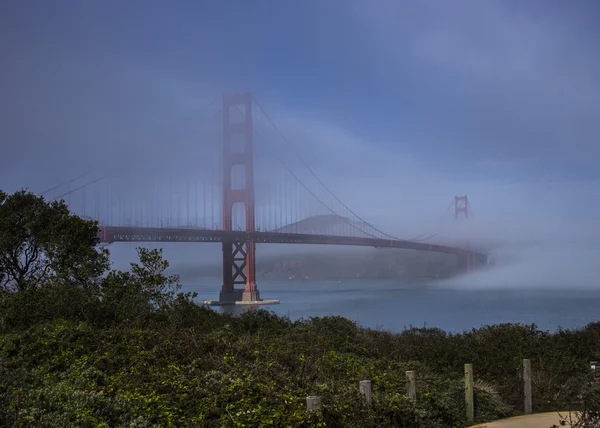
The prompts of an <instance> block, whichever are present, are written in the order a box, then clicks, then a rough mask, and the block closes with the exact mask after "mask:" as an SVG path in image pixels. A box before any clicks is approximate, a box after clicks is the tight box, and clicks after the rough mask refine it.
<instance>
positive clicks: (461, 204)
mask: <svg viewBox="0 0 600 428" xmlns="http://www.w3.org/2000/svg"><path fill="white" fill-rule="evenodd" d="M470 210H471V206H470V205H469V198H468V197H467V195H464V196H455V197H454V218H459V217H460V216H461V215H464V217H465V218H467V219H468V218H469V217H470V214H471V212H470ZM458 264H459V267H460V269H461V270H463V271H466V272H467V273H470V272H471V242H470V240H469V238H468V237H467V243H466V246H465V253H464V254H463V255H459V256H458Z"/></svg>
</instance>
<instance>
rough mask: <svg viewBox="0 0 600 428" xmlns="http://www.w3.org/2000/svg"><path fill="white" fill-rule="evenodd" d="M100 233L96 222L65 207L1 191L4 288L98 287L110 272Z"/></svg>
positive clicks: (0, 281) (25, 194)
mask: <svg viewBox="0 0 600 428" xmlns="http://www.w3.org/2000/svg"><path fill="white" fill-rule="evenodd" d="M98 232H99V229H98V223H97V222H96V221H91V220H83V219H81V218H79V217H77V216H76V215H73V214H72V213H71V212H70V211H69V208H68V207H67V206H66V204H65V203H64V201H60V202H57V201H55V202H47V201H46V200H45V199H44V198H43V197H42V196H37V195H35V194H33V193H31V192H28V191H26V190H21V191H18V192H15V193H13V194H11V195H7V194H6V193H4V192H2V191H0V288H2V289H4V290H9V291H18V290H26V289H29V288H31V287H36V286H39V285H41V284H43V283H45V282H46V281H48V280H49V279H57V280H62V281H68V282H71V283H75V284H77V285H80V286H84V287H89V286H97V285H98V284H99V280H100V278H101V276H102V275H103V274H104V273H105V272H106V270H107V269H108V267H109V258H108V250H106V249H104V248H98V247H97V245H98V244H99V243H100V240H99V237H98Z"/></svg>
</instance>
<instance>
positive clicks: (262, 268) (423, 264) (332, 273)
mask: <svg viewBox="0 0 600 428" xmlns="http://www.w3.org/2000/svg"><path fill="white" fill-rule="evenodd" d="M256 270H257V276H258V278H262V279H289V278H295V279H342V278H370V279H383V278H394V279H395V278H431V277H445V276H450V275H452V274H453V273H454V272H455V271H456V258H455V257H454V256H453V255H448V254H441V253H433V252H417V251H411V250H395V249H394V250H392V249H368V250H366V251H360V252H338V251H335V250H332V251H328V252H304V253H296V254H284V255H276V256H269V257H264V258H259V259H258V261H257V264H256ZM179 272H180V273H181V275H182V276H183V277H202V276H219V275H221V266H220V265H218V264H215V265H211V266H204V267H189V266H188V267H184V268H182V269H180V270H179Z"/></svg>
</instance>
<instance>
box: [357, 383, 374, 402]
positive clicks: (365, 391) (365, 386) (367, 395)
mask: <svg viewBox="0 0 600 428" xmlns="http://www.w3.org/2000/svg"><path fill="white" fill-rule="evenodd" d="M359 387H360V395H362V397H363V399H364V400H365V403H366V404H368V405H370V404H371V400H372V398H373V396H372V393H371V381H370V380H361V381H360V383H359Z"/></svg>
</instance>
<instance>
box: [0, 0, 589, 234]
mask: <svg viewBox="0 0 600 428" xmlns="http://www.w3.org/2000/svg"><path fill="white" fill-rule="evenodd" d="M173 4H175V3H173V2H166V1H127V2H123V1H105V2H80V1H67V0H60V1H55V2H47V1H5V2H1V3H0V53H1V55H2V58H3V67H2V71H1V72H0V73H1V74H0V94H2V97H1V99H2V101H1V102H0V141H2V144H3V153H2V156H1V157H0V179H1V180H2V182H3V183H4V184H3V185H2V186H3V187H5V188H7V189H13V188H16V187H19V186H28V187H30V188H32V189H34V190H41V189H43V188H45V187H48V186H50V185H52V184H55V183H56V182H59V181H61V180H62V179H64V178H68V177H70V176H75V175H78V174H80V173H81V170H86V169H89V168H99V169H102V168H103V167H106V168H110V167H111V166H115V165H117V164H118V165H129V166H132V165H142V164H143V165H149V164H151V163H152V162H157V161H160V162H165V168H167V169H168V168H178V166H177V165H178V164H177V162H179V161H178V160H177V156H176V155H173V154H172V153H171V151H173V149H174V148H175V149H176V150H174V151H175V152H176V153H179V154H181V153H187V151H188V150H190V153H198V152H193V150H201V149H199V148H198V147H199V146H201V144H200V145H199V144H198V143H197V142H198V140H200V139H202V137H201V136H202V134H201V132H203V131H198V136H196V135H195V134H194V132H196V131H195V129H196V128H194V127H195V126H197V122H196V121H197V117H199V116H200V112H202V111H203V110H202V109H203V108H204V106H205V105H206V104H208V103H209V102H210V101H211V100H213V99H218V97H219V96H220V94H221V93H223V92H227V93H232V92H237V91H244V90H251V91H253V92H254V93H255V95H256V97H257V98H258V99H259V100H260V101H261V103H263V104H265V106H266V107H267V109H268V110H269V112H270V114H271V115H272V116H273V118H274V120H275V121H276V122H277V123H278V125H279V126H280V128H281V129H282V130H283V131H284V133H285V134H286V135H287V136H288V137H289V138H290V140H292V141H293V142H294V143H295V144H298V146H299V147H300V151H302V153H303V154H304V155H305V157H306V158H307V161H308V163H309V164H310V165H311V166H313V167H314V169H315V170H316V171H317V172H318V173H319V175H320V176H322V177H323V179H324V180H325V181H326V182H327V183H328V184H329V185H330V186H331V187H332V188H333V189H334V190H335V191H336V192H337V193H339V194H340V196H341V197H342V198H343V199H344V200H346V201H348V204H349V205H350V206H351V207H353V208H354V209H355V210H356V211H357V212H358V213H360V214H363V215H364V216H366V217H368V218H370V219H373V220H374V221H379V222H380V224H382V225H383V226H384V227H388V228H391V229H398V228H400V229H402V230H413V229H419V228H424V227H425V226H426V224H429V223H431V222H432V221H434V219H436V218H437V217H438V216H439V215H440V214H441V213H442V212H443V210H444V209H445V207H446V206H447V203H448V202H449V200H450V199H451V198H452V197H453V196H454V195H455V194H464V193H468V194H469V195H470V197H471V201H472V202H471V203H472V205H473V209H474V210H475V212H476V213H477V214H478V217H479V218H483V219H485V221H484V223H485V225H484V226H482V227H485V228H487V230H492V229H494V230H496V229H498V230H503V231H506V230H510V231H512V232H513V233H514V234H515V235H520V234H523V233H525V231H532V230H539V231H538V232H536V233H538V234H543V233H548V231H551V230H555V229H556V227H557V225H559V224H560V225H561V226H565V225H567V226H565V227H566V228H567V229H569V228H572V229H573V230H575V229H576V231H577V233H580V234H583V235H586V234H588V232H590V230H592V229H594V230H595V218H596V216H597V215H598V214H600V203H598V201H599V200H600V198H598V197H599V196H600V184H599V183H600V181H599V179H600V172H599V171H600V170H599V169H598V168H597V162H598V159H599V156H600V141H599V138H600V120H598V112H599V111H600V54H598V49H597V41H598V40H599V36H600V35H599V34H598V32H599V30H598V28H597V22H599V21H598V19H599V18H600V6H599V5H598V3H597V2H595V1H578V2H569V3H567V2H560V1H528V2H521V1H492V0H490V1H474V0H473V1H463V0H457V1H453V2H447V1H433V0H432V1H418V2H417V1H402V2H398V1H392V0H371V1H366V0H365V1H351V0H345V1H341V0H337V1H334V0H332V1H328V2H323V1H316V0H315V1H313V0H307V1H296V2H292V1H274V0H273V1H266V0H265V1H252V2H244V1H212V2H209V1H181V2H177V3H176V4H177V6H176V7H174V6H173ZM202 114H204V113H202ZM206 120H208V119H206ZM177 135H183V136H184V137H185V138H184V140H185V142H184V143H182V145H181V147H179V146H177V147H176V145H175V143H174V142H173V141H175V140H176V139H177V138H178V137H177ZM206 135H208V134H206ZM206 138H210V137H206ZM200 152H201V151H200ZM167 153H169V154H168V158H167V155H166V154H167ZM196 156H198V155H196ZM184 157H186V158H187V161H188V162H192V160H191V159H193V158H194V156H189V155H188V156H184ZM192 163H193V162H192ZM482 221H483V220H482ZM400 223H401V224H402V225H403V226H402V227H400V226H398V224H400ZM420 232H421V230H419V231H418V232H417V234H418V233H420ZM503 233H504V232H503ZM571 233H575V232H573V231H572V230H571V229H569V230H568V231H567V232H565V234H571Z"/></svg>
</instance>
